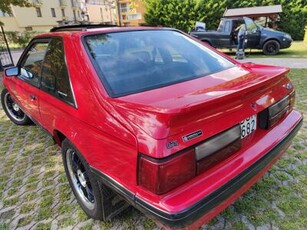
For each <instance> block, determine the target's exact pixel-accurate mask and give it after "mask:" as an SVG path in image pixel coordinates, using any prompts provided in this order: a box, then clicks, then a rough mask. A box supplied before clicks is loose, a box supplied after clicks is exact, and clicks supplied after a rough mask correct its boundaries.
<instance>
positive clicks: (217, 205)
mask: <svg viewBox="0 0 307 230" xmlns="http://www.w3.org/2000/svg"><path fill="white" fill-rule="evenodd" d="M295 113H296V114H295V115H294V116H293V119H292V122H293V123H292V125H291V129H290V130H288V132H287V134H286V135H285V136H284V137H283V138H281V139H280V140H279V142H278V143H276V144H275V145H274V147H273V148H270V150H268V151H267V152H266V153H265V154H264V155H262V157H261V158H260V159H259V160H257V161H256V162H255V163H253V164H251V165H250V166H249V167H247V168H245V169H244V170H243V171H242V172H241V173H239V174H238V175H237V176H235V177H234V178H232V179H231V180H229V181H228V182H226V183H225V184H224V185H222V186H220V187H219V188H218V189H216V190H214V191H213V192H211V193H210V194H209V195H207V196H204V198H202V199H200V200H199V201H198V202H195V203H194V204H193V205H190V206H188V207H186V208H185V209H183V210H180V211H178V212H176V211H175V212H167V211H165V210H162V209H160V208H158V207H156V206H154V205H152V204H151V203H149V202H147V201H145V200H144V199H142V198H141V197H140V196H138V195H136V194H133V193H131V192H130V191H128V190H126V189H125V188H123V187H122V186H121V185H119V184H118V183H116V182H114V181H113V180H112V179H110V178H108V177H106V176H105V175H103V174H101V173H100V172H98V171H97V170H95V169H93V172H94V173H95V174H96V175H97V176H99V177H100V178H101V179H102V182H103V183H104V184H106V185H108V186H110V187H112V188H113V189H114V190H115V191H117V192H118V193H119V194H121V195H122V196H124V197H125V198H126V200H127V201H128V202H129V203H131V204H132V205H133V206H135V207H136V208H138V209H140V210H141V211H143V212H144V213H146V214H148V215H149V216H151V217H153V218H154V219H155V220H157V221H158V222H160V223H161V224H163V225H165V226H167V227H171V228H185V227H187V226H188V227H189V229H190V228H195V227H199V226H200V225H201V224H204V223H206V222H208V221H209V220H210V219H211V218H213V217H214V216H216V215H217V214H218V213H219V212H221V211H222V210H223V209H225V208H226V207H227V206H229V205H230V204H231V203H232V202H234V201H235V200H236V199H237V198H238V197H239V196H240V195H242V193H244V192H245V191H246V190H247V189H248V188H249V187H250V186H252V185H253V184H254V183H255V182H256V181H257V180H258V179H259V178H261V177H262V176H263V175H264V174H265V173H266V172H267V170H268V169H269V168H270V167H271V166H272V165H273V164H274V163H275V162H276V161H277V160H278V159H279V157H280V156H281V155H282V154H283V153H284V151H285V150H286V149H287V148H288V147H289V145H290V144H291V142H292V139H293V138H294V136H295V135H296V134H297V132H298V131H299V129H300V128H301V126H302V123H303V118H302V117H301V115H300V114H299V113H297V112H295Z"/></svg>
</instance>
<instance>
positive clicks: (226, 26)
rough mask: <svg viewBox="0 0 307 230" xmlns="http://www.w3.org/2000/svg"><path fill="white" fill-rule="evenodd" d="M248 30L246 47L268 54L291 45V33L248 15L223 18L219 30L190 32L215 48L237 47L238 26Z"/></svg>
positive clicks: (276, 52) (274, 53) (273, 53)
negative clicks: (264, 23)
mask: <svg viewBox="0 0 307 230" xmlns="http://www.w3.org/2000/svg"><path fill="white" fill-rule="evenodd" d="M241 25H242V26H243V28H244V30H245V31H246V36H245V38H246V40H245V44H244V47H245V48H246V49H261V50H262V51H263V53H264V54H266V55H276V54H278V52H279V50H280V49H286V48H289V47H290V46H291V43H292V38H291V36H290V35H289V34H287V33H285V32H281V31H277V30H273V29H269V28H265V27H262V26H260V25H258V24H256V23H255V22H254V21H253V20H252V19H250V18H248V17H238V18H222V19H221V21H220V25H219V27H218V29H217V31H197V30H196V31H191V32H190V34H191V35H192V36H193V37H196V38H198V39H199V40H201V41H203V42H206V43H208V44H210V45H211V46H213V47H215V48H222V49H223V48H227V49H236V48H237V45H238V38H237V36H238V28H239V27H240V26H241Z"/></svg>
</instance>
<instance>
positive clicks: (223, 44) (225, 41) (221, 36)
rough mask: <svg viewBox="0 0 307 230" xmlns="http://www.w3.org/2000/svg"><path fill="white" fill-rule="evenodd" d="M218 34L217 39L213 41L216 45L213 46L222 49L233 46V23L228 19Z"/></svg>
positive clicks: (221, 25)
mask: <svg viewBox="0 0 307 230" xmlns="http://www.w3.org/2000/svg"><path fill="white" fill-rule="evenodd" d="M217 32H218V34H216V38H215V39H213V40H214V41H215V42H216V44H213V46H214V47H220V48H230V46H231V44H232V38H231V21H230V20H226V19H224V20H222V21H221V23H220V25H219V28H218V30H217Z"/></svg>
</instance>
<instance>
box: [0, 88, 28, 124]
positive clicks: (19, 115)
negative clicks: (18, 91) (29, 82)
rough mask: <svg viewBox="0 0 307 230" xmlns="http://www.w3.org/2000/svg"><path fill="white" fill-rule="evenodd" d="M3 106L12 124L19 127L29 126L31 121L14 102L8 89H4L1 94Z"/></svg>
mask: <svg viewBox="0 0 307 230" xmlns="http://www.w3.org/2000/svg"><path fill="white" fill-rule="evenodd" d="M1 104H2V107H3V110H4V112H5V113H6V115H7V116H8V117H9V118H10V120H11V121H12V122H14V123H15V124H17V125H29V124H31V123H32V121H31V119H30V118H29V117H28V116H27V115H26V114H25V113H24V112H23V111H22V110H21V108H20V107H19V105H18V104H17V103H16V102H15V101H14V100H13V98H12V97H11V94H10V92H9V91H7V89H3V90H2V93H1Z"/></svg>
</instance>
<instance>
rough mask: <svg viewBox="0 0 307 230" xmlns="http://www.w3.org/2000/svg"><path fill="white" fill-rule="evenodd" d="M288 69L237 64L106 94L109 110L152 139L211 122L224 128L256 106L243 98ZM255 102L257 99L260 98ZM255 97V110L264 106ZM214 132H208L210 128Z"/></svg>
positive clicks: (251, 96) (267, 86)
mask: <svg viewBox="0 0 307 230" xmlns="http://www.w3.org/2000/svg"><path fill="white" fill-rule="evenodd" d="M288 71H289V70H288V69H287V68H283V67H273V66H264V65H255V64H251V63H248V64H242V65H241V66H236V67H233V68H230V69H228V70H225V71H222V72H219V73H215V74H211V75H208V76H204V77H201V78H198V79H194V80H191V81H186V82H182V83H179V84H174V85H171V86H167V87H163V88H159V89H155V90H150V91H146V92H142V93H137V94H133V95H129V96H125V97H120V98H116V99H112V100H111V102H112V104H113V106H114V107H115V109H116V110H117V111H118V112H119V113H120V114H121V115H122V116H123V117H124V118H125V119H127V120H128V121H129V123H131V124H133V126H134V132H135V134H136V135H137V134H138V132H139V129H142V130H143V131H144V132H145V133H147V134H148V135H149V136H151V137H152V138H154V139H156V140H161V139H164V138H167V137H170V136H174V135H178V134H180V133H182V132H185V133H186V132H188V131H189V130H195V129H197V127H200V126H203V125H204V124H209V123H211V124H212V122H218V123H219V122H222V123H223V125H224V126H225V128H227V126H228V127H231V126H232V125H233V124H232V123H234V122H240V121H241V120H243V119H245V118H246V117H248V116H251V115H252V114H255V113H256V112H257V111H255V109H253V108H251V106H248V108H245V107H246V102H247V103H250V100H254V99H255V98H258V99H259V98H261V97H264V96H265V95H266V93H267V92H268V89H273V87H274V85H277V84H280V81H282V79H283V77H281V76H283V75H284V74H285V73H287V72H288ZM260 101H261V100H260ZM268 103H272V102H268V101H267V100H266V101H262V102H261V103H260V102H258V104H259V105H258V107H257V109H258V110H261V109H262V107H263V108H264V107H266V106H268ZM212 132H214V131H212Z"/></svg>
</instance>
